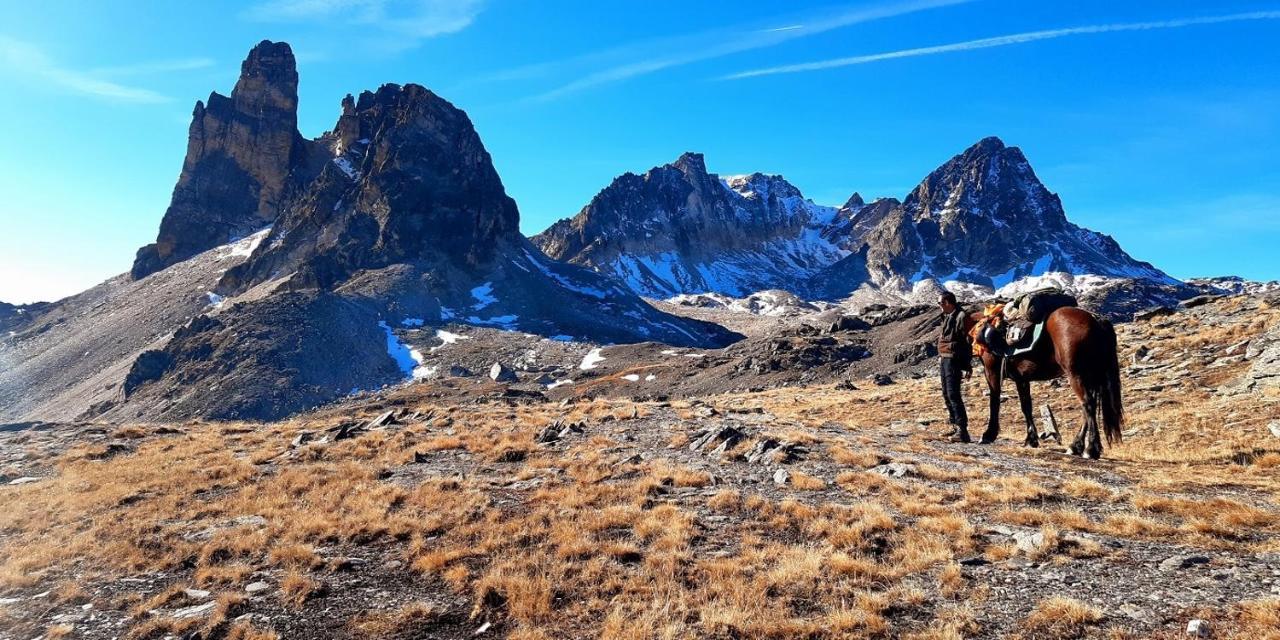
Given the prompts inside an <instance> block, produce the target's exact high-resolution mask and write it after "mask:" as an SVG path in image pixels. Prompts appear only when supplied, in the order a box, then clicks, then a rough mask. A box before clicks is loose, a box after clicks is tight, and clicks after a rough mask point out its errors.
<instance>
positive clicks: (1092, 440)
mask: <svg viewBox="0 0 1280 640" xmlns="http://www.w3.org/2000/svg"><path fill="white" fill-rule="evenodd" d="M1100 401H1101V397H1100V394H1099V392H1098V391H1096V390H1091V391H1089V392H1087V393H1085V400H1084V419H1085V426H1087V427H1088V429H1089V434H1088V436H1086V438H1085V439H1086V440H1087V442H1086V444H1085V455H1087V456H1089V458H1090V459H1092V460H1097V459H1098V458H1101V457H1102V434H1100V433H1099V432H1098V405H1099V402H1100Z"/></svg>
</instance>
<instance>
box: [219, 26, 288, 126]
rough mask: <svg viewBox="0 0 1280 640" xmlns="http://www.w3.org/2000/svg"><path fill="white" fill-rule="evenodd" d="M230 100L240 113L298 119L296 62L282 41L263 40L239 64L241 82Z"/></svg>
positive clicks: (237, 84) (232, 92)
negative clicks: (274, 112) (277, 113)
mask: <svg viewBox="0 0 1280 640" xmlns="http://www.w3.org/2000/svg"><path fill="white" fill-rule="evenodd" d="M231 100H232V102H234V103H235V106H236V110H237V111H240V112H241V113H247V114H255V113H262V112H264V111H267V110H273V109H274V110H278V111H280V112H282V113H283V114H286V115H287V116H291V117H293V118H294V119H295V122H296V118H297V111H298V63H297V61H296V60H294V57H293V49H291V48H290V47H289V45H288V43H285V42H271V41H270V40H263V41H262V42H259V43H258V44H257V46H255V47H254V48H253V49H251V50H250V51H249V55H248V57H246V58H245V59H244V62H242V63H241V64H240V79H239V80H238V81H237V82H236V86H235V88H234V89H232V90H231Z"/></svg>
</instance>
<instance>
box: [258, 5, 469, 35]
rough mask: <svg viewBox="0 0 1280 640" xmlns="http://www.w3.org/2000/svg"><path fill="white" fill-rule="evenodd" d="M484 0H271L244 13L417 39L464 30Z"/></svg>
mask: <svg viewBox="0 0 1280 640" xmlns="http://www.w3.org/2000/svg"><path fill="white" fill-rule="evenodd" d="M483 8H484V0H268V1H267V2H264V3H262V4H259V5H256V6H254V7H251V8H250V9H249V10H248V11H246V12H245V13H244V17H245V18H247V19H249V20H257V21H261V22H327V21H341V22H342V23H346V24H355V25H363V26H369V27H374V28H377V29H381V30H383V31H387V32H390V33H394V34H397V35H400V36H404V37H407V38H413V39H423V38H434V37H436V36H442V35H446V34H450V33H456V32H458V31H462V30H463V29H465V28H467V27H468V26H470V25H471V23H472V22H473V21H474V20H475V18H476V16H477V15H479V13H480V11H481V10H482V9H483Z"/></svg>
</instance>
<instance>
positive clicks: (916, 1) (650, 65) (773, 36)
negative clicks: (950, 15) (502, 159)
mask: <svg viewBox="0 0 1280 640" xmlns="http://www.w3.org/2000/svg"><path fill="white" fill-rule="evenodd" d="M972 1H973V0H898V1H895V2H882V3H879V4H874V5H869V6H860V7H858V8H855V9H845V10H841V11H835V12H831V11H828V12H826V13H823V14H815V15H807V16H800V18H799V19H796V20H795V21H794V22H792V21H788V22H783V23H782V26H775V27H771V28H760V25H758V24H755V25H752V26H750V27H745V26H738V27H733V28H728V29H717V30H715V31H710V32H704V33H695V34H690V35H685V36H678V37H673V38H663V39H658V40H651V41H647V42H642V43H636V44H633V45H629V46H626V47H622V48H618V49H615V50H613V51H607V52H600V53H596V54H590V55H587V56H581V57H579V58H575V59H572V60H566V61H562V62H561V63H543V64H538V65H530V66H527V67H522V68H519V69H514V70H509V71H505V72H502V73H500V74H498V75H497V76H496V77H497V78H503V79H512V78H521V77H530V76H534V75H540V74H545V73H548V72H551V71H555V70H556V69H558V68H559V67H563V66H574V65H581V64H583V63H590V62H593V61H598V60H600V59H607V58H615V59H616V58H628V59H626V60H622V61H620V62H615V63H614V64H612V65H611V66H608V67H606V68H604V69H598V70H595V71H591V72H588V73H586V74H584V75H582V76H581V77H579V78H577V79H576V80H572V81H570V82H567V83H565V84H563V85H561V86H559V87H557V88H555V89H552V90H550V91H546V92H544V93H541V94H538V95H536V96H533V97H532V98H530V100H532V101H535V102H543V101H547V100H553V99H556V98H559V97H562V96H564V95H568V94H571V93H575V92H577V91H581V90H583V89H588V88H591V87H595V86H599V85H602V84H608V83H612V82H619V81H622V80H626V79H629V78H633V77H636V76H641V75H646V74H650V73H654V72H657V71H661V70H663V69H668V68H671V67H678V66H683V65H687V64H691V63H694V62H701V61H703V60H710V59H713V58H719V57H723V56H727V55H731V54H734V53H740V52H744V51H751V50H753V49H761V48H764V47H772V46H775V45H779V44H782V43H784V42H788V41H790V40H795V39H798V38H805V37H808V36H812V35H817V34H820V33H825V32H827V31H832V30H834V29H839V28H842V27H848V26H852V25H855V24H860V23H864V22H870V21H873V20H880V19H884V18H891V17H894V16H900V15H904V14H908V13H915V12H917V11H925V10H928V9H936V8H939V7H947V6H952V5H958V4H966V3H969V2H972ZM792 18H795V16H792ZM774 24H778V23H777V22H775V23H774Z"/></svg>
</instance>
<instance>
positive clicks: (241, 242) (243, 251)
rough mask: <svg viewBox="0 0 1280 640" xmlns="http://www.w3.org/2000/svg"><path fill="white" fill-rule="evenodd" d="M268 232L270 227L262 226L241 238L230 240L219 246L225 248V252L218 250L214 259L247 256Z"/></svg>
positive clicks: (255, 248) (251, 253)
mask: <svg viewBox="0 0 1280 640" xmlns="http://www.w3.org/2000/svg"><path fill="white" fill-rule="evenodd" d="M268 233H271V227H264V228H262V229H259V230H258V231H255V232H253V233H251V234H249V235H247V236H245V237H243V238H237V239H236V240H232V241H231V242H229V243H227V244H224V245H222V247H220V249H226V250H227V251H226V252H225V253H224V252H221V251H219V252H218V257H217V258H216V259H217V260H225V259H227V258H234V257H237V256H239V257H244V258H247V257H249V256H251V255H253V252H254V251H255V250H257V248H258V245H260V244H262V241H263V240H264V239H266V237H267V234H268Z"/></svg>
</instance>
